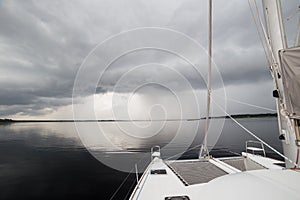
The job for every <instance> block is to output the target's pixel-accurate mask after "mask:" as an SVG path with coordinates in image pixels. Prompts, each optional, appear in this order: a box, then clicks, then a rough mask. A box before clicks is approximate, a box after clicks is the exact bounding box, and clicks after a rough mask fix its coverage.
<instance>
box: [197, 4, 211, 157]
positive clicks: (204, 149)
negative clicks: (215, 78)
mask: <svg viewBox="0 0 300 200" xmlns="http://www.w3.org/2000/svg"><path fill="white" fill-rule="evenodd" d="M208 7H209V8H208V70H207V71H208V72H207V105H206V120H205V135H204V143H203V145H202V147H201V151H200V155H199V157H202V156H209V150H208V147H207V137H208V128H209V120H210V119H209V115H210V102H211V64H212V0H209V2H208Z"/></svg>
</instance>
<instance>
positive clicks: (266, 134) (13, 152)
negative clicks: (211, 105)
mask: <svg viewBox="0 0 300 200" xmlns="http://www.w3.org/2000/svg"><path fill="white" fill-rule="evenodd" d="M239 121H240V122H241V123H242V124H243V125H245V126H246V127H247V128H249V129H251V130H252V131H253V132H255V133H256V134H257V135H258V136H259V137H261V138H262V139H264V140H265V141H267V142H268V143H269V144H270V145H272V146H273V147H275V148H276V149H278V150H280V151H282V149H281V143H280V141H279V140H278V128H277V120H276V118H261V119H240V120H239ZM190 123H193V122H190ZM173 125H175V124H172V123H170V124H169V126H170V127H172V126H173ZM83 126H86V127H85V129H84V130H86V133H84V134H86V135H91V134H92V132H93V131H92V126H93V125H92V124H91V123H86V124H83ZM110 126H112V124H104V128H106V131H107V130H111V132H110V131H107V132H108V134H109V136H108V137H109V140H111V141H112V143H114V145H115V149H114V148H111V147H110V146H109V145H107V143H106V142H104V139H103V140H100V141H103V143H101V142H100V143H99V141H98V143H97V145H96V146H95V145H94V146H92V147H91V149H92V150H93V155H94V156H96V158H98V159H96V158H95V157H94V156H93V155H91V154H90V153H89V151H88V150H86V148H85V147H84V145H83V144H82V141H81V140H80V139H79V136H78V134H77V132H76V129H75V125H74V124H73V123H53V122H51V123H14V124H10V125H1V126H0V199H1V200H2V199H72V200H74V199H92V198H97V199H110V198H111V197H112V196H113V195H114V193H115V191H116V190H117V189H118V187H119V186H120V184H121V183H122V182H123V181H124V180H125V178H126V177H127V179H126V180H125V182H124V184H123V186H122V187H121V188H120V189H119V190H118V192H117V193H116V194H115V196H113V197H114V198H113V199H128V198H129V196H128V195H130V192H131V191H132V189H133V186H134V184H135V174H134V173H132V174H129V173H126V172H121V171H118V170H116V169H112V168H110V167H108V166H106V165H105V164H102V162H100V161H98V160H102V161H104V163H106V164H111V163H113V164H112V167H114V164H115V165H119V166H123V167H124V168H127V169H128V170H129V169H132V167H133V166H134V163H136V162H138V163H139V169H140V170H142V169H143V168H144V167H145V166H146V165H147V163H148V162H149V158H150V153H148V150H149V147H151V146H153V145H155V144H158V145H160V146H162V147H164V146H165V147H166V148H163V151H162V154H163V156H164V157H168V156H172V155H174V153H177V152H178V151H181V150H182V149H180V147H181V146H182V144H184V143H185V142H187V141H188V140H187V139H189V137H190V135H189V134H187V133H185V132H183V133H181V134H182V135H183V137H182V141H183V142H182V143H181V142H180V141H177V143H175V144H174V145H171V146H170V147H167V144H168V143H169V141H170V140H171V139H173V138H174V135H172V134H166V133H165V134H158V135H156V136H155V137H151V138H150V139H149V138H147V139H140V140H136V139H133V140H127V139H126V137H124V136H122V135H121V136H120V137H118V136H116V135H115V133H114V132H113V130H114V129H113V128H111V127H110ZM167 126H168V124H167ZM184 126H190V127H193V125H189V124H184ZM88 127H90V129H89V128H88ZM201 127H203V123H202V122H201V123H200V131H199V132H201ZM109 128H111V129H109ZM166 130H169V129H166ZM80 136H81V137H82V133H81V135H80ZM106 136H107V135H106ZM120 138H121V139H120ZM192 139H193V140H194V142H193V144H192V145H191V146H195V145H197V144H198V143H199V141H200V140H201V136H200V137H195V138H192ZM250 139H253V138H252V137H251V136H250V135H248V134H247V133H245V132H244V131H243V130H242V129H241V128H239V127H238V126H237V125H235V124H233V123H232V121H230V120H227V119H226V120H225V124H224V128H223V131H222V134H221V136H220V138H219V140H218V142H217V144H216V146H215V147H214V150H213V151H212V152H213V154H214V155H216V156H222V155H225V154H224V153H223V151H222V153H221V151H219V150H220V149H222V150H226V151H227V152H228V151H234V152H237V153H240V152H241V151H243V150H244V149H245V141H246V140H250ZM85 144H87V143H86V142H85ZM88 144H91V143H88ZM176 145H177V146H178V148H175V146H176ZM95 147H96V148H95ZM120 149H121V150H120ZM122 149H123V150H125V149H130V150H131V151H132V153H124V151H122ZM197 152H198V149H197V150H192V151H189V152H187V153H185V154H184V155H183V156H182V157H183V158H195V157H197ZM267 153H268V155H269V156H271V157H276V155H274V154H272V153H271V152H270V151H267ZM145 155H146V156H145ZM127 165H128V166H127ZM129 171H130V170H129Z"/></svg>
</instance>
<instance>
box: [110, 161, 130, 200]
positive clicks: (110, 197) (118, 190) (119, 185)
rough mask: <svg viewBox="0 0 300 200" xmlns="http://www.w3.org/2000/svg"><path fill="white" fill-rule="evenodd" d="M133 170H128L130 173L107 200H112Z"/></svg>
mask: <svg viewBox="0 0 300 200" xmlns="http://www.w3.org/2000/svg"><path fill="white" fill-rule="evenodd" d="M133 170H134V167H133V168H132V169H131V170H130V172H129V173H128V175H127V176H126V177H125V179H124V180H123V182H122V183H121V184H120V185H119V187H118V188H117V189H116V190H115V192H114V193H113V195H112V196H111V197H110V199H109V200H112V199H113V198H114V197H115V196H116V194H117V193H118V192H119V190H120V189H121V187H122V186H123V185H124V183H125V181H126V180H127V179H128V178H129V176H130V175H131V173H132V172H133ZM130 189H131V188H130Z"/></svg>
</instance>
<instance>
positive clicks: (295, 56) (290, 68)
mask: <svg viewBox="0 0 300 200" xmlns="http://www.w3.org/2000/svg"><path fill="white" fill-rule="evenodd" d="M279 58H280V62H281V68H282V69H281V71H282V78H283V85H284V92H285V95H286V98H287V99H286V100H287V101H286V104H287V105H286V109H287V111H288V113H289V115H290V117H292V118H298V119H300V46H298V47H293V48H288V49H283V50H280V51H279Z"/></svg>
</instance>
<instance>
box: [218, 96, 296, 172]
mask: <svg viewBox="0 0 300 200" xmlns="http://www.w3.org/2000/svg"><path fill="white" fill-rule="evenodd" d="M212 102H213V103H215V104H216V105H217V106H218V107H219V108H220V109H221V110H222V111H223V112H224V113H225V114H226V115H227V116H228V117H229V118H230V119H231V120H232V121H234V122H235V123H236V124H237V125H239V126H240V127H241V128H242V129H244V130H245V131H246V132H247V133H249V134H250V135H251V136H253V137H254V138H255V139H257V140H258V141H260V142H261V143H263V144H264V145H265V146H267V147H268V148H269V149H271V150H272V151H274V152H275V153H277V154H278V155H279V156H281V157H282V158H284V159H286V160H288V161H289V162H290V163H292V164H293V165H296V166H298V165H297V164H296V163H295V162H294V161H292V160H291V159H290V158H288V157H286V156H285V155H283V154H282V153H280V152H279V151H277V150H276V149H275V148H273V147H272V146H270V145H269V144H268V143H266V142H265V141H263V140H262V139H260V138H259V137H258V136H256V135H255V134H254V133H252V132H251V131H250V130H249V129H247V128H246V127H245V126H243V125H242V124H241V123H239V122H238V121H237V120H236V119H234V118H233V117H232V116H231V115H230V114H229V113H227V112H226V111H225V110H224V109H223V108H222V107H221V106H220V105H219V104H217V103H216V102H215V101H214V100H213V99H212ZM298 167H299V166H298Z"/></svg>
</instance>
